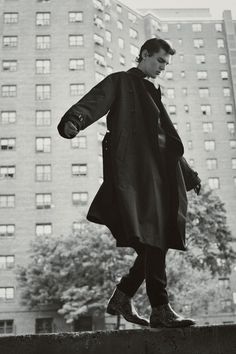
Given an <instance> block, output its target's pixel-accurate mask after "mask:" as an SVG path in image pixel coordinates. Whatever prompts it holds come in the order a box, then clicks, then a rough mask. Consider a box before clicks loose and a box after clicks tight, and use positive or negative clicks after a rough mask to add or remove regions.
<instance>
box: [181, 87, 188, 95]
mask: <svg viewBox="0 0 236 354" xmlns="http://www.w3.org/2000/svg"><path fill="white" fill-rule="evenodd" d="M182 94H183V95H184V96H187V95H188V89H187V87H183V88H182Z"/></svg>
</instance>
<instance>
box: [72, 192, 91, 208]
mask: <svg viewBox="0 0 236 354" xmlns="http://www.w3.org/2000/svg"><path fill="white" fill-rule="evenodd" d="M72 203H73V205H87V203H88V192H75V193H72Z"/></svg>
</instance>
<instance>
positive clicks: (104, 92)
mask: <svg viewBox="0 0 236 354" xmlns="http://www.w3.org/2000/svg"><path fill="white" fill-rule="evenodd" d="M116 74H117V73H112V74H110V75H108V76H107V77H106V78H105V79H103V80H102V81H100V82H99V83H98V84H97V85H96V86H94V87H93V88H92V89H91V90H90V91H89V92H88V93H87V94H86V95H84V96H83V97H82V98H81V99H80V100H79V101H78V102H77V103H75V104H74V105H73V106H71V107H70V108H69V109H68V111H67V112H66V113H65V114H64V115H63V117H62V118H61V120H60V122H59V124H58V126H57V130H58V132H59V134H60V135H61V136H62V137H63V138H66V139H72V138H73V137H70V138H68V137H67V136H66V135H65V133H64V125H65V123H66V122H68V121H71V122H72V123H73V124H74V125H75V126H76V128H77V129H78V131H79V130H84V129H85V128H87V127H88V126H89V125H90V124H92V123H94V122H95V121H97V120H98V119H99V118H101V117H103V116H104V115H105V114H106V113H107V112H108V111H109V110H110V108H111V106H112V103H113V102H114V100H115V93H116V87H117V81H118V76H117V75H116Z"/></svg>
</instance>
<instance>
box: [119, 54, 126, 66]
mask: <svg viewBox="0 0 236 354" xmlns="http://www.w3.org/2000/svg"><path fill="white" fill-rule="evenodd" d="M120 64H121V65H125V57H124V55H120Z"/></svg>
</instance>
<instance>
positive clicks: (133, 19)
mask: <svg viewBox="0 0 236 354" xmlns="http://www.w3.org/2000/svg"><path fill="white" fill-rule="evenodd" d="M128 19H129V20H130V21H131V22H133V23H135V22H136V20H137V17H136V16H135V15H134V14H132V13H131V12H128Z"/></svg>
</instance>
